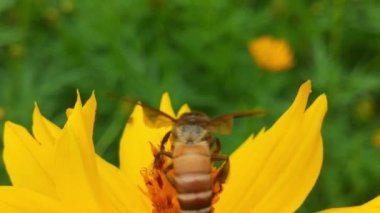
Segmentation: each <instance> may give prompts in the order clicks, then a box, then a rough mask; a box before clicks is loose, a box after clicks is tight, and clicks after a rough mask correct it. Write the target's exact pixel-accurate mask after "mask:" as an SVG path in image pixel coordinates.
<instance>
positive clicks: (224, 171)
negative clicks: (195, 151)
mask: <svg viewBox="0 0 380 213" xmlns="http://www.w3.org/2000/svg"><path fill="white" fill-rule="evenodd" d="M211 160H212V161H224V163H223V165H222V166H221V167H220V168H219V171H218V173H217V174H216V179H217V180H218V181H219V182H221V183H224V182H226V179H227V177H228V172H229V171H230V160H229V158H228V156H226V155H212V156H211Z"/></svg>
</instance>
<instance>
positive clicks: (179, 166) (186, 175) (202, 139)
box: [139, 103, 264, 213]
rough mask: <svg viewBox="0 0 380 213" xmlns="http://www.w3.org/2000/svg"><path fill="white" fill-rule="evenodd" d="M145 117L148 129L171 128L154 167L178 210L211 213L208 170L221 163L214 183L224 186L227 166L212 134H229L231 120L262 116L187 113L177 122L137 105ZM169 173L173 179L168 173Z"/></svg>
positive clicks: (163, 141)
mask: <svg viewBox="0 0 380 213" xmlns="http://www.w3.org/2000/svg"><path fill="white" fill-rule="evenodd" d="M139 105H141V106H142V108H143V111H144V114H145V117H144V119H145V123H146V124H147V125H148V126H151V127H155V128H159V127H165V126H166V127H168V126H171V130H170V131H168V132H167V133H166V134H165V136H164V137H163V138H162V141H161V144H160V150H159V152H158V153H157V154H156V155H155V160H154V167H155V168H156V169H162V170H163V172H164V173H165V175H166V177H167V179H168V181H169V182H170V183H171V185H172V186H173V187H174V188H175V190H176V191H177V198H178V201H179V204H180V207H181V211H182V212H184V213H186V212H204V213H206V212H211V209H212V206H211V205H212V197H213V189H212V187H213V178H212V175H211V169H212V166H213V162H214V161H222V162H223V164H222V165H221V166H220V167H219V169H218V170H217V171H218V172H217V174H216V176H215V179H214V180H217V181H219V182H220V183H224V182H225V180H226V178H227V176H228V172H229V168H230V163H229V158H228V156H226V155H222V154H220V150H221V144H220V141H219V139H218V138H217V137H215V136H214V135H213V133H215V132H217V133H220V134H229V133H231V130H232V125H233V120H234V118H238V117H245V116H254V115H258V114H263V113H264V112H262V111H251V112H236V113H231V114H227V115H222V116H219V117H216V118H214V119H210V118H209V117H208V116H207V115H206V114H205V113H202V112H194V111H193V112H188V113H184V114H182V115H181V116H180V117H179V118H178V119H176V118H173V117H172V116H170V115H168V114H166V113H164V112H162V111H160V110H158V109H155V108H152V107H150V106H147V105H144V104H141V103H139ZM169 140H171V141H172V142H173V143H172V149H171V150H172V151H166V150H165V144H166V143H167V142H168V141H169ZM163 156H167V157H169V158H171V159H172V163H171V164H170V165H168V166H166V167H165V168H163V162H164V160H163ZM171 170H172V171H173V173H174V176H170V175H169V174H168V172H169V171H171Z"/></svg>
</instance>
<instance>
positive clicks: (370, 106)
mask: <svg viewBox="0 0 380 213" xmlns="http://www.w3.org/2000/svg"><path fill="white" fill-rule="evenodd" d="M375 111H376V102H375V101H374V100H373V99H369V98H367V99H363V100H361V101H360V102H359V103H357V104H356V106H355V109H354V112H355V117H356V119H358V120H359V121H364V122H365V121H368V120H369V119H371V118H372V117H373V115H374V114H375Z"/></svg>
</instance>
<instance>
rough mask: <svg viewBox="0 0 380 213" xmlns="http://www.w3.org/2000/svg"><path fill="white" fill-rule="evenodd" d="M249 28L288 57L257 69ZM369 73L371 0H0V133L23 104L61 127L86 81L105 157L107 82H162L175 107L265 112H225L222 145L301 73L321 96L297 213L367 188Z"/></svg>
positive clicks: (112, 117) (269, 119)
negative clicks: (314, 178) (284, 46)
mask: <svg viewBox="0 0 380 213" xmlns="http://www.w3.org/2000/svg"><path fill="white" fill-rule="evenodd" d="M261 35H272V36H274V37H277V38H282V39H285V40H287V41H288V42H289V44H290V46H291V47H292V48H293V50H294V54H295V56H294V57H295V66H294V68H292V69H291V70H289V71H288V72H281V73H273V72H267V71H265V70H263V69H261V68H259V67H258V66H256V65H255V63H254V62H253V60H252V58H251V56H250V54H249V52H248V46H247V44H248V42H249V41H250V40H251V39H254V38H257V37H259V36H261ZM379 72H380V3H379V1H376V0H367V1H360V0H331V1H327V0H325V1H323V0H320V1H307V0H294V1H291V2H290V1H289V2H288V1H284V0H273V1H248V0H233V1H226V0H210V1H195V0H193V1H191V0H172V1H167V0H141V1H133V0H130V1H127V0H109V1H107V3H105V1H100V0H81V1H79V0H78V1H75V0H19V1H17V0H0V120H1V122H0V125H1V126H0V127H1V128H0V134H1V135H2V130H3V127H2V126H3V122H4V121H5V120H12V121H14V122H16V123H19V124H23V125H25V126H27V127H28V128H29V129H31V113H32V110H33V103H34V101H37V102H38V103H39V106H40V108H41V111H42V113H43V114H44V115H45V116H47V117H48V118H49V119H51V120H53V121H54V122H55V123H58V124H59V125H60V126H62V125H63V124H64V121H65V113H64V112H65V109H66V108H67V107H70V106H72V105H73V104H74V102H75V95H76V89H79V90H80V92H81V94H82V97H83V99H86V98H87V97H89V95H90V93H91V91H92V90H95V91H96V94H97V100H98V110H97V120H96V124H95V140H94V141H95V146H96V150H97V152H98V153H99V154H101V155H102V156H104V157H105V158H106V159H107V160H108V161H111V162H112V163H114V164H116V165H117V164H118V150H117V149H118V140H119V137H120V134H121V131H122V129H123V127H124V123H125V121H126V120H127V118H128V114H129V113H130V109H129V108H128V107H126V106H125V105H124V104H121V103H119V102H117V101H114V100H112V99H111V98H109V97H108V96H107V95H105V94H107V93H111V94H114V95H118V96H126V97H130V98H133V99H138V100H142V101H143V102H144V103H148V104H150V105H152V106H158V104H159V100H160V96H161V94H162V93H163V92H164V91H168V92H169V93H170V95H171V98H172V101H173V105H174V107H175V109H178V108H179V107H180V106H181V104H182V103H185V102H186V103H189V104H190V106H191V107H192V108H193V109H196V110H200V111H204V112H206V113H208V114H209V115H210V116H216V115H220V114H223V113H227V112H234V111H242V110H250V109H253V108H255V107H259V108H264V109H267V110H269V111H271V112H273V113H272V114H270V115H266V116H264V117H257V118H248V119H241V120H239V121H237V122H235V123H236V125H235V128H234V131H233V134H232V135H230V136H226V137H222V141H223V145H224V147H223V148H224V151H225V152H226V153H231V152H232V151H233V150H234V149H235V148H236V147H237V146H239V144H240V143H241V142H242V141H243V140H244V139H245V138H246V137H247V136H248V135H249V134H251V133H252V132H257V131H259V130H260V128H262V127H263V126H266V127H270V126H271V125H272V124H273V122H274V121H275V120H276V119H277V118H278V116H279V115H281V113H282V112H284V111H285V110H286V108H287V107H288V106H289V105H290V103H291V102H292V100H293V98H294V96H295V94H296V92H297V89H298V87H299V86H300V85H301V84H302V83H303V82H304V81H305V80H307V79H311V80H312V82H313V94H312V99H314V98H315V97H316V96H317V95H319V94H321V93H323V92H324V93H326V94H327V96H328V100H329V111H328V114H327V117H326V120H325V123H324V127H323V136H324V146H325V153H324V165H323V169H322V173H321V176H320V177H319V179H318V182H317V184H316V186H315V188H314V189H313V191H312V193H311V194H310V195H309V197H308V198H307V200H306V202H305V203H304V205H303V206H302V207H301V209H300V210H299V212H312V211H316V210H320V209H325V208H328V207H333V206H342V205H353V204H360V203H363V202H365V201H367V200H369V199H370V198H372V197H374V196H375V195H377V194H380V184H379V180H380V150H379V149H380V148H379V147H378V146H376V145H375V144H374V138H376V136H377V141H379V140H380V110H379V104H380V74H379ZM378 143H380V142H378ZM1 144H2V143H1ZM252 163H254V162H252ZM0 168H1V172H0V182H1V184H9V180H8V177H7V175H6V173H5V170H4V165H3V163H1V164H0ZM247 169H249V168H247Z"/></svg>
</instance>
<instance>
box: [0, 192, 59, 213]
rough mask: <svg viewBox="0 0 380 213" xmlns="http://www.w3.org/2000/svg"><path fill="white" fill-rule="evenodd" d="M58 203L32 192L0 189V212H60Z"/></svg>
mask: <svg viewBox="0 0 380 213" xmlns="http://www.w3.org/2000/svg"><path fill="white" fill-rule="evenodd" d="M59 207H60V206H59V203H58V201H56V200H54V199H52V198H50V197H47V196H44V195H42V194H39V193H36V192H34V191H32V190H28V189H24V188H18V187H12V186H1V187H0V212H7V213H10V212H61V211H60V208H59Z"/></svg>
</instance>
